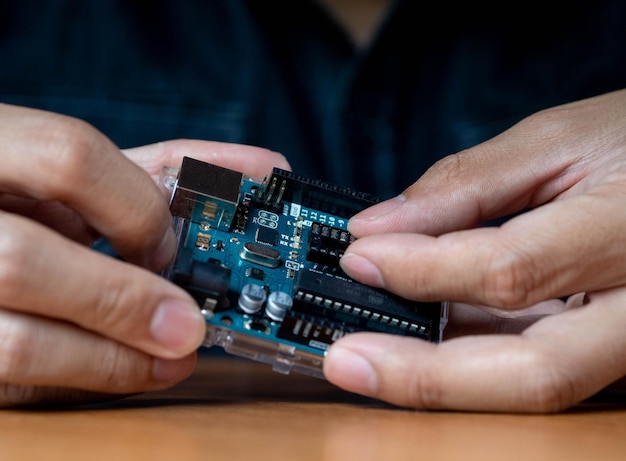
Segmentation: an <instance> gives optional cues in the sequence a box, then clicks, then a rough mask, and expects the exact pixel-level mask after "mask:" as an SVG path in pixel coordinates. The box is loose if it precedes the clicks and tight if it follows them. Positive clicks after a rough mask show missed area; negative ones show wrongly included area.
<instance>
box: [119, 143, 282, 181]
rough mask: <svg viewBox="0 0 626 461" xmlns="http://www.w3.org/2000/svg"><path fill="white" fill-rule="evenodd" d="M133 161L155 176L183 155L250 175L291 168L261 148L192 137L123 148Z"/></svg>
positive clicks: (280, 158)
mask: <svg viewBox="0 0 626 461" xmlns="http://www.w3.org/2000/svg"><path fill="white" fill-rule="evenodd" d="M124 154H125V155H126V156H127V157H128V158H130V159H131V160H132V161H133V162H135V163H136V164H138V165H139V166H141V167H142V168H143V169H144V170H146V171H147V172H148V173H149V174H150V175H152V176H153V178H154V179H157V178H158V176H159V173H160V171H161V167H163V166H170V167H173V168H177V167H179V166H180V164H181V163H182V159H183V157H185V156H186V157H193V158H196V159H198V160H202V161H204V162H208V163H213V164H215V165H219V166H222V167H224V168H230V169H232V170H235V171H240V172H242V173H244V174H246V175H248V176H251V177H253V178H263V177H265V176H268V175H269V174H270V173H271V171H272V168H274V167H278V168H281V169H283V170H290V169H291V167H290V166H289V163H288V162H287V159H286V158H285V157H284V156H283V155H281V154H279V153H277V152H272V151H270V150H268V149H263V148H261V147H255V146H248V145H242V144H231V143H223V142H214V141H200V140H192V139H176V140H171V141H165V142H160V143H156V144H150V145H148V146H142V147H136V148H132V149H126V150H124Z"/></svg>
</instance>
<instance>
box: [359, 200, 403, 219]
mask: <svg viewBox="0 0 626 461" xmlns="http://www.w3.org/2000/svg"><path fill="white" fill-rule="evenodd" d="M404 202H406V197H405V196H404V195H402V194H400V195H396V196H395V197H394V198H390V199H389V200H385V201H384V202H380V203H377V204H376V205H373V206H371V207H369V208H366V209H365V210H363V211H361V212H360V213H357V214H356V215H354V216H353V217H352V218H351V219H350V220H351V221H355V220H364V221H374V220H376V219H378V218H380V217H381V216H383V215H386V214H388V213H391V212H392V211H394V210H396V209H397V208H399V207H401V206H402V204H403V203H404Z"/></svg>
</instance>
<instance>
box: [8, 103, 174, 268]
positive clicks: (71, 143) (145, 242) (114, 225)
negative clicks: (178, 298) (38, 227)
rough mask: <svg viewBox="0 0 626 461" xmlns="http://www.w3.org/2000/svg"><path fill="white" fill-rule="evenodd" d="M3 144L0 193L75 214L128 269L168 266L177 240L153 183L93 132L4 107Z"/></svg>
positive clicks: (44, 114)
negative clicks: (60, 205)
mask: <svg viewBox="0 0 626 461" xmlns="http://www.w3.org/2000/svg"><path fill="white" fill-rule="evenodd" d="M0 138H1V139H3V142H4V144H3V145H4V151H3V152H4V155H3V161H4V165H3V168H2V169H0V187H1V188H2V189H3V190H5V191H6V192H9V193H14V194H17V195H23V196H27V197H31V198H34V199H36V200H41V201H59V202H61V203H63V204H64V205H66V206H68V207H69V208H72V209H73V210H75V211H76V212H78V214H79V215H80V216H82V217H83V218H84V220H85V221H86V222H87V223H88V224H89V226H91V227H93V228H95V229H96V230H97V231H98V232H99V233H100V234H101V235H104V236H106V237H107V239H108V240H109V242H110V243H111V244H112V245H113V246H114V247H115V248H116V249H117V250H118V252H119V253H120V254H121V255H122V256H124V257H125V258H126V259H127V260H129V261H133V262H136V263H139V264H142V265H144V266H147V267H151V268H154V269H157V268H162V267H163V266H164V265H165V264H166V263H167V262H168V261H169V260H170V259H171V258H172V256H173V254H174V252H175V248H176V242H175V237H174V234H173V231H172V229H171V226H170V217H169V212H168V209H167V203H166V201H165V200H163V197H162V196H161V194H160V192H159V190H158V188H157V187H156V185H155V184H154V181H152V180H151V179H150V177H149V176H148V175H147V174H146V173H145V171H143V170H142V169H141V168H139V167H138V166H137V165H135V164H134V163H132V162H130V161H129V160H128V159H127V158H126V157H124V155H122V154H121V152H120V151H119V149H118V148H117V147H116V146H114V145H113V143H111V141H109V140H108V139H107V138H106V137H105V136H104V135H102V134H101V133H99V132H98V131H97V130H95V129H94V128H93V127H91V126H90V125H88V124H87V123H85V122H82V121H80V120H77V119H73V118H71V117H65V116H61V115H56V114H50V113H48V112H44V111H39V110H34V109H25V108H18V107H14V106H9V105H1V106H0ZM148 229H149V232H147V230H148Z"/></svg>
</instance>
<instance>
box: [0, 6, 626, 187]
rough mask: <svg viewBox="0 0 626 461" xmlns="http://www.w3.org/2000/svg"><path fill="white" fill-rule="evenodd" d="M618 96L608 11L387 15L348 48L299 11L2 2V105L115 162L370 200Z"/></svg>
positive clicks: (325, 21)
mask: <svg viewBox="0 0 626 461" xmlns="http://www.w3.org/2000/svg"><path fill="white" fill-rule="evenodd" d="M619 88H626V2H623V1H613V0H595V1H587V0H583V1H581V2H568V3H567V7H566V8H561V9H559V8H552V7H551V8H548V7H547V5H546V4H545V2H538V1H534V0H533V1H530V2H528V1H527V2H520V3H517V4H507V5H504V4H503V5H496V6H495V7H494V6H493V3H492V2H489V5H487V3H486V2H485V4H482V3H481V2H464V3H462V4H461V5H456V6H455V5H454V4H451V3H449V2H435V3H434V4H430V5H429V7H428V8H422V7H421V6H420V3H419V2H416V1H414V0H407V1H397V2H395V3H394V5H393V7H392V9H391V12H390V14H389V15H388V17H387V19H386V20H385V22H384V24H383V26H382V28H381V29H380V30H379V33H378V34H377V36H376V39H375V41H374V43H373V44H372V46H371V47H369V48H367V49H364V50H358V49H355V48H354V47H353V46H352V44H351V42H350V41H349V39H348V37H347V36H346V35H345V34H344V33H343V32H342V30H341V28H340V27H338V25H337V24H336V23H335V22H334V21H333V20H332V18H330V17H329V16H328V15H327V14H325V12H324V10H323V9H322V8H321V7H319V6H318V5H317V3H316V2H315V1H309V0H298V1H281V0H197V1H194V0H184V1H173V0H171V1H167V0H153V1H150V2H145V1H138V0H89V1H84V0H21V1H19V2H16V1H13V0H0V101H2V102H8V103H14V104H20V105H25V106H31V107H39V108H44V109H48V110H53V111H57V112H61V113H65V114H70V115H74V116H77V117H80V118H83V119H85V120H87V121H89V122H91V123H92V124H93V125H95V126H96V127H97V128H98V129H100V130H101V131H103V132H104V133H105V134H106V135H108V136H109V137H110V138H111V139H112V140H113V141H114V142H115V143H116V144H118V145H119V146H120V147H122V148H124V147H131V146H136V145H141V144H146V143H151V142H156V141H160V140H164V139H170V138H181V137H186V138H199V139H210V140H219V141H227V142H236V143H246V144H253V145H259V146H264V147H268V148H270V149H272V150H275V151H278V152H281V153H283V154H284V155H286V156H287V158H288V159H289V160H290V162H291V164H292V167H293V169H294V171H297V172H298V173H302V174H306V175H309V176H313V177H317V178H322V179H326V180H329V181H332V182H335V183H338V184H341V185H345V186H351V187H354V188H356V189H359V190H362V191H366V192H372V193H375V194H377V195H379V196H381V197H382V198H386V197H388V196H391V195H395V194H396V193H399V192H400V191H401V190H402V189H403V188H405V187H406V186H408V185H409V184H411V183H412V182H413V181H414V180H415V179H416V178H417V177H418V176H419V175H421V174H422V173H423V172H424V171H425V170H426V169H427V168H428V167H429V166H430V165H431V164H432V163H433V162H435V161H436V160H438V159H439V158H441V157H443V156H445V155H447V154H450V153H453V152H457V151H459V150H461V149H464V148H467V147H470V146H472V145H474V144H476V143H479V142H481V141H483V140H486V139H488V138H490V137H492V136H494V135H496V134H498V133H499V132H501V131H503V130H505V129H506V128H508V127H510V126H511V125H512V124H514V123H515V122H517V121H518V120H520V119H521V118H523V117H525V116H526V115H529V114H530V113H532V112H535V111H537V110H540V109H543V108H546V107H550V106H553V105H557V104H561V103H565V102H569V101H573V100H577V99H581V98H585V97H589V96H593V95H597V94H600V93H604V92H607V91H611V90H615V89H619Z"/></svg>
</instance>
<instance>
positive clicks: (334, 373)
mask: <svg viewBox="0 0 626 461" xmlns="http://www.w3.org/2000/svg"><path fill="white" fill-rule="evenodd" d="M324 360H327V361H328V363H327V368H326V370H327V374H328V378H330V379H331V381H332V382H333V383H335V384H336V385H338V386H340V387H342V388H344V389H347V390H349V391H352V392H356V393H358V394H364V395H374V394H375V393H376V391H377V389H378V376H377V375H376V371H375V370H374V367H372V365H371V364H370V362H368V361H367V360H366V359H365V358H364V357H363V356H361V355H359V354H357V353H356V352H353V351H352V350H350V349H346V348H341V347H340V348H338V349H333V348H331V349H330V351H329V355H328V356H327V357H326V359H324Z"/></svg>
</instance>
